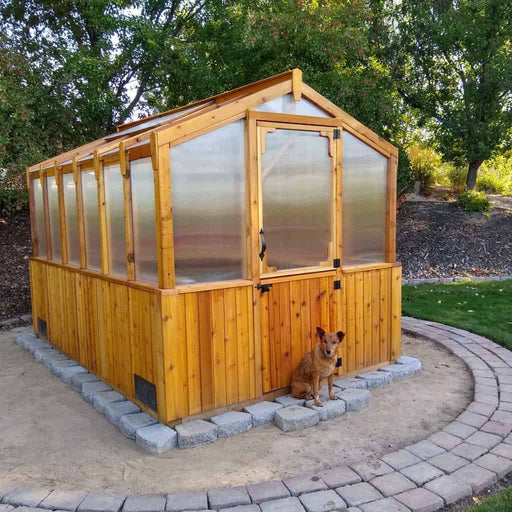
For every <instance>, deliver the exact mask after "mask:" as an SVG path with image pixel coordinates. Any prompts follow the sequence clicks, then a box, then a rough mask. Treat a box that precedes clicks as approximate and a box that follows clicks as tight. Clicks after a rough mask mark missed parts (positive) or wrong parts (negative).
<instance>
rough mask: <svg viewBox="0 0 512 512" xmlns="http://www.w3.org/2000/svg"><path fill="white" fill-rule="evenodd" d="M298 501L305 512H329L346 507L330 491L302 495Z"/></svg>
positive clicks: (337, 496)
mask: <svg viewBox="0 0 512 512" xmlns="http://www.w3.org/2000/svg"><path fill="white" fill-rule="evenodd" d="M299 499H300V501H301V503H302V505H304V508H305V509H306V512H330V511H332V510H340V509H342V508H345V507H346V504H345V502H344V501H343V500H342V499H341V498H340V496H339V495H338V494H336V492H335V491H332V490H330V491H318V492H312V493H310V494H304V495H302V496H301V497H300V498H299Z"/></svg>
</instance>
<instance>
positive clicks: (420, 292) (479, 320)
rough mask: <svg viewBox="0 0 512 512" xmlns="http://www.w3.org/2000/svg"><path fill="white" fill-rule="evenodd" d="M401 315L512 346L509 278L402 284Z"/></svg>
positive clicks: (510, 284) (510, 283)
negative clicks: (443, 325) (486, 280)
mask: <svg viewBox="0 0 512 512" xmlns="http://www.w3.org/2000/svg"><path fill="white" fill-rule="evenodd" d="M402 293H403V300H402V312H403V314H404V315H407V316H413V317H415V318H422V319H425V320H433V321H435V322H440V323H443V324H447V325H453V326H454V327H460V328H461V329H466V330H468V331H471V332H474V333H477V334H481V335H482V336H486V337H487V338H490V339H491V340H493V341H495V342H497V343H499V344H500V345H503V346H505V347H507V348H508V349H509V350H512V280H509V281H488V282H469V281H465V282H460V283H453V284H421V285H418V286H404V287H403V292H402Z"/></svg>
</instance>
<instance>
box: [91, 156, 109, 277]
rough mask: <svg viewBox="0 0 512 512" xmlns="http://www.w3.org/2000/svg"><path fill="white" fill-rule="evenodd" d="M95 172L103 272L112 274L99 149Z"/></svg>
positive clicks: (95, 159) (95, 161)
mask: <svg viewBox="0 0 512 512" xmlns="http://www.w3.org/2000/svg"><path fill="white" fill-rule="evenodd" d="M94 174H95V175H96V182H97V186H98V218H99V224H100V248H101V272H102V274H110V258H109V251H110V248H109V247H108V233H107V210H106V205H105V179H104V173H103V161H100V159H99V156H98V151H97V150H96V151H95V152H94Z"/></svg>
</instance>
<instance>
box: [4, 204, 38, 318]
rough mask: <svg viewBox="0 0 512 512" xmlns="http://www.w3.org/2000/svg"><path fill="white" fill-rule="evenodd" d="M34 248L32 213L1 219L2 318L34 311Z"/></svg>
mask: <svg viewBox="0 0 512 512" xmlns="http://www.w3.org/2000/svg"><path fill="white" fill-rule="evenodd" d="M31 251H32V247H31V241H30V219H29V217H28V215H26V214H18V215H15V216H14V217H8V218H0V320H3V319H5V318H12V317H15V316H19V315H23V314H25V313H30V309H31V307H30V278H29V274H28V260H29V257H30V255H31Z"/></svg>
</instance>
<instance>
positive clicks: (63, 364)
mask: <svg viewBox="0 0 512 512" xmlns="http://www.w3.org/2000/svg"><path fill="white" fill-rule="evenodd" d="M72 366H78V363H77V362H76V361H73V360H72V359H63V360H62V361H51V362H50V363H49V365H48V368H49V369H50V371H51V372H52V373H53V374H54V375H55V376H56V377H58V376H59V370H60V369H62V368H69V367H72Z"/></svg>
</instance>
